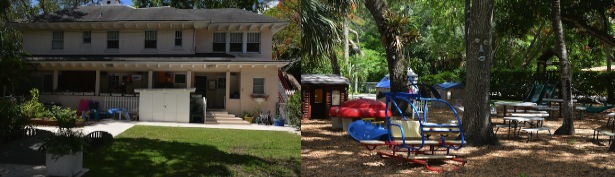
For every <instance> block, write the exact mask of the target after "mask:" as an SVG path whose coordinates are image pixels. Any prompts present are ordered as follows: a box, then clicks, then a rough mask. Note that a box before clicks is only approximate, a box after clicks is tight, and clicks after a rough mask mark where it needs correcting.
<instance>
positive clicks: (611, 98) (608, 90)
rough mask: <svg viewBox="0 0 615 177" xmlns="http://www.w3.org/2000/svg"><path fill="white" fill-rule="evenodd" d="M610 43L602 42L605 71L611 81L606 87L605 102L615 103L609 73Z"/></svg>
mask: <svg viewBox="0 0 615 177" xmlns="http://www.w3.org/2000/svg"><path fill="white" fill-rule="evenodd" d="M611 53H612V52H611V45H609V44H606V43H604V54H605V55H606V73H607V74H608V75H607V76H608V78H609V80H610V81H611V82H609V83H608V85H607V87H606V94H607V101H606V102H607V103H615V95H613V76H612V74H611V61H612V60H613V56H612V55H611Z"/></svg>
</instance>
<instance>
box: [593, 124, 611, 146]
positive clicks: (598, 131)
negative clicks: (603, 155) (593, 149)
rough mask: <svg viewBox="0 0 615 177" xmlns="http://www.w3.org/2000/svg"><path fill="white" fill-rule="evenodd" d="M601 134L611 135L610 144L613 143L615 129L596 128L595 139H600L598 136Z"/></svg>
mask: <svg viewBox="0 0 615 177" xmlns="http://www.w3.org/2000/svg"><path fill="white" fill-rule="evenodd" d="M600 134H602V135H606V136H609V145H610V144H611V142H612V140H613V137H615V131H609V130H602V129H597V128H595V129H594V137H593V139H594V140H595V141H599V139H598V136H600Z"/></svg>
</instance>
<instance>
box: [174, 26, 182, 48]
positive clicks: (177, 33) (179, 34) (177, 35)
mask: <svg viewBox="0 0 615 177" xmlns="http://www.w3.org/2000/svg"><path fill="white" fill-rule="evenodd" d="M183 35H184V34H183V32H182V31H181V30H178V31H175V40H174V41H173V43H174V44H175V47H182V46H183V45H184V41H183V38H182V37H183ZM178 41H179V45H178V43H177V42H178Z"/></svg>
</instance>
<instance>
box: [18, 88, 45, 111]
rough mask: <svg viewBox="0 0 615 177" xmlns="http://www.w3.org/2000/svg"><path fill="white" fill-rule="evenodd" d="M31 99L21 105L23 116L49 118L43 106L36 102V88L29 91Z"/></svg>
mask: <svg viewBox="0 0 615 177" xmlns="http://www.w3.org/2000/svg"><path fill="white" fill-rule="evenodd" d="M30 95H31V96H32V98H30V100H28V101H26V102H24V103H23V104H22V105H21V108H22V112H23V114H24V115H25V116H26V117H28V118H49V117H51V116H53V115H51V112H50V111H49V109H47V108H45V105H43V104H42V103H40V102H39V101H38V98H39V91H38V89H36V88H33V89H32V90H30Z"/></svg>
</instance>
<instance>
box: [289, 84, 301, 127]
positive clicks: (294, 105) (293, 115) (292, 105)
mask: <svg viewBox="0 0 615 177" xmlns="http://www.w3.org/2000/svg"><path fill="white" fill-rule="evenodd" d="M300 93H301V92H300V91H297V93H295V94H293V95H292V96H290V98H289V99H290V101H289V102H288V103H287V105H286V110H287V111H288V113H287V114H286V116H287V117H288V120H289V121H290V125H291V126H293V127H296V128H297V129H299V130H300V129H301V94H300Z"/></svg>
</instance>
